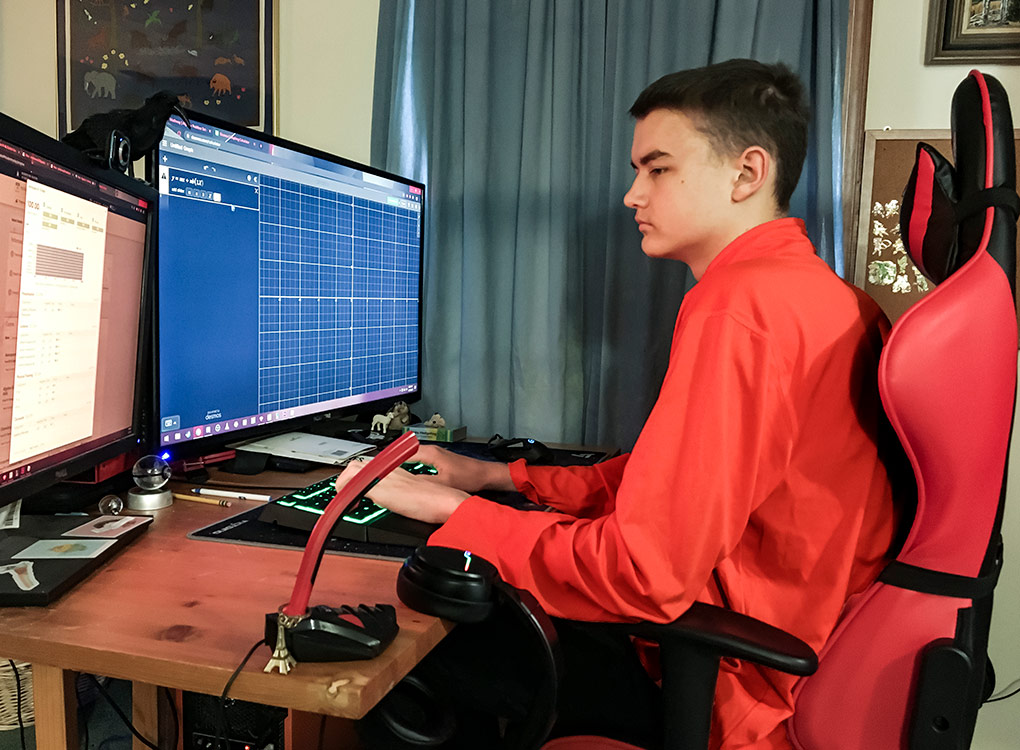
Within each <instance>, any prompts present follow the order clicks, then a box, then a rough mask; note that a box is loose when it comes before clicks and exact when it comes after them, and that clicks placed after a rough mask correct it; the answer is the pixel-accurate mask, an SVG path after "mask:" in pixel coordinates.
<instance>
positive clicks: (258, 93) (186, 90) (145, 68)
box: [57, 0, 276, 137]
mask: <svg viewBox="0 0 1020 750" xmlns="http://www.w3.org/2000/svg"><path fill="white" fill-rule="evenodd" d="M275 4H276V3H275V0H57V57H58V60H57V94H58V98H59V102H58V107H57V112H58V117H59V119H60V122H59V123H58V130H59V135H60V136H61V137H62V136H64V135H65V134H66V133H68V132H70V131H72V130H74V129H76V128H77V127H78V126H79V125H81V123H82V121H83V120H84V119H85V118H86V117H88V116H89V115H92V114H96V113H98V112H107V111H109V110H111V109H134V108H136V107H138V106H140V105H141V104H142V103H143V102H144V101H145V99H146V98H147V97H148V96H150V95H151V94H153V93H155V92H157V91H162V90H169V91H172V92H174V93H176V94H177V95H178V97H179V98H180V100H181V103H182V104H183V105H184V106H185V107H188V108H189V109H194V110H196V111H199V112H205V113H208V114H211V115H215V116H216V117H220V118H222V119H224V120H228V121H230V122H234V123H237V124H238V125H246V126H248V127H253V128H258V129H260V130H263V131H265V132H267V133H271V132H272V131H273V129H274V128H273V124H274V119H273V117H274V115H273V89H274V86H273V82H274V79H275V65H274V64H273V61H274V48H275V44H274V29H275V26H276V24H275V10H276V9H275Z"/></svg>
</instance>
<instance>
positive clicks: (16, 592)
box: [0, 515, 152, 607]
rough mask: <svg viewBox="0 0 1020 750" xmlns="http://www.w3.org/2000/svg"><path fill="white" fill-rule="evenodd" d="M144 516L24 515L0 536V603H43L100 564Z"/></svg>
mask: <svg viewBox="0 0 1020 750" xmlns="http://www.w3.org/2000/svg"><path fill="white" fill-rule="evenodd" d="M151 523H152V518H151V517H149V516H99V517H97V518H88V517H86V516H29V515H22V516H21V519H20V523H19V525H18V526H17V527H16V528H8V529H6V530H5V531H4V532H3V533H2V534H0V606H4V607H9V606H14V607H18V606H26V605H38V606H44V605H47V604H49V603H50V602H53V601H55V600H56V599H57V598H59V597H60V596H61V594H63V593H64V592H65V591H67V590H68V589H70V588H71V587H72V586H74V585H75V584H76V583H78V581H80V580H82V579H83V578H85V576H87V575H88V574H89V573H91V572H92V571H94V570H95V569H96V568H98V567H100V566H101V565H105V564H106V563H107V562H108V561H109V560H110V559H111V558H113V557H114V555H116V554H117V553H119V552H120V551H121V550H123V549H124V548H125V547H126V546H127V545H128V544H130V543H131V542H133V541H134V540H135V539H137V538H138V537H139V536H140V535H141V534H142V532H143V531H144V530H145V529H146V528H148V526H149V525H150V524H151Z"/></svg>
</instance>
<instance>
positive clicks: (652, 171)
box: [648, 167, 666, 175]
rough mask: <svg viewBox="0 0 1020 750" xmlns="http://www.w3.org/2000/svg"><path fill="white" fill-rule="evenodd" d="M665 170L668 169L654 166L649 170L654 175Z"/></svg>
mask: <svg viewBox="0 0 1020 750" xmlns="http://www.w3.org/2000/svg"><path fill="white" fill-rule="evenodd" d="M665 171H666V168H665V167H652V168H651V169H649V170H648V172H649V173H650V174H652V175H660V174H663V173H664V172H665Z"/></svg>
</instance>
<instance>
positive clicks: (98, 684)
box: [86, 674, 159, 750]
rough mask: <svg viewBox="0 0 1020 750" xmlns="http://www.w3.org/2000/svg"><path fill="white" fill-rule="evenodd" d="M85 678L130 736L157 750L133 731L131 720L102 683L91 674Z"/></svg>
mask: <svg viewBox="0 0 1020 750" xmlns="http://www.w3.org/2000/svg"><path fill="white" fill-rule="evenodd" d="M86 676H87V677H88V678H89V679H90V680H91V681H92V683H93V684H94V685H95V686H96V687H97V688H99V693H100V695H102V696H103V697H104V698H105V699H106V702H107V703H109V704H110V708H112V709H113V712H114V713H115V714H117V716H119V717H120V720H121V721H122V722H124V726H126V727H127V728H128V731H130V732H131V734H133V735H134V736H135V737H137V738H138V741H139V742H141V743H142V744H143V745H145V746H146V747H151V748H152V750H159V745H155V744H153V743H151V742H149V741H148V740H147V739H145V738H144V737H142V735H141V734H139V732H138V730H137V729H135V725H134V724H132V723H131V720H130V719H129V718H128V717H127V714H125V713H124V711H123V710H122V709H121V707H120V706H118V705H117V703H116V701H114V700H113V697H112V696H111V695H110V694H109V693H108V692H107V691H106V688H105V687H103V683H101V682H100V681H99V680H97V679H96V676H95V675H93V674H87V675H86Z"/></svg>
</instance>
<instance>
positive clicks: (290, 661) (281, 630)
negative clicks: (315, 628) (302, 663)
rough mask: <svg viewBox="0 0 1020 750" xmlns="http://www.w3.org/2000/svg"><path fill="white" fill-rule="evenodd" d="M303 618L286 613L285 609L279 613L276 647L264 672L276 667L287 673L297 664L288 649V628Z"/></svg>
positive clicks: (281, 672)
mask: <svg viewBox="0 0 1020 750" xmlns="http://www.w3.org/2000/svg"><path fill="white" fill-rule="evenodd" d="M301 620H302V618H301V617H292V616H291V615H285V614H284V613H283V610H280V612H279V613H278V614H277V626H276V648H274V649H273V655H272V657H271V658H270V659H269V663H268V664H266V666H265V669H263V670H262V671H263V672H272V671H273V670H274V669H278V670H280V674H287V673H289V672H290V670H292V669H293V668H294V667H295V665H297V662H296V661H294V657H293V656H291V655H290V651H288V650H287V630H288V629H289V628H292V627H294V626H295V625H297V624H298V623H299V622H301Z"/></svg>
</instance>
